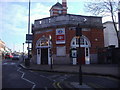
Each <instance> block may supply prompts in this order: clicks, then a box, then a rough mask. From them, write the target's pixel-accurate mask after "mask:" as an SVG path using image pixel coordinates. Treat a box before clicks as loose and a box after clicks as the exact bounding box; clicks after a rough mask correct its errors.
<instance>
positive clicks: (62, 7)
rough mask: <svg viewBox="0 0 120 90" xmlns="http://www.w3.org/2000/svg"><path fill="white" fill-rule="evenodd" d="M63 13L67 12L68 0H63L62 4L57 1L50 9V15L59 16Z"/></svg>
mask: <svg viewBox="0 0 120 90" xmlns="http://www.w3.org/2000/svg"><path fill="white" fill-rule="evenodd" d="M63 14H67V2H66V0H62V4H61V3H59V2H57V3H56V4H55V5H53V6H52V8H51V9H50V16H58V15H63Z"/></svg>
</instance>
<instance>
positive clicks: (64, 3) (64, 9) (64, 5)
mask: <svg viewBox="0 0 120 90" xmlns="http://www.w3.org/2000/svg"><path fill="white" fill-rule="evenodd" d="M62 6H63V14H67V1H66V0H62Z"/></svg>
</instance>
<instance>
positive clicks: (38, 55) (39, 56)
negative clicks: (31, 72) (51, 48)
mask: <svg viewBox="0 0 120 90" xmlns="http://www.w3.org/2000/svg"><path fill="white" fill-rule="evenodd" d="M39 53H40V54H38V49H37V64H41V49H39Z"/></svg>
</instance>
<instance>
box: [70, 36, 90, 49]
mask: <svg viewBox="0 0 120 90" xmlns="http://www.w3.org/2000/svg"><path fill="white" fill-rule="evenodd" d="M80 45H81V47H91V44H90V41H89V39H88V38H87V37H85V36H82V37H81V38H80ZM78 46H79V40H78V38H76V37H74V38H73V39H72V41H71V47H73V48H74V47H78Z"/></svg>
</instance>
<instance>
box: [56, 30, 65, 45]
mask: <svg viewBox="0 0 120 90" xmlns="http://www.w3.org/2000/svg"><path fill="white" fill-rule="evenodd" d="M56 44H65V28H57V29H56Z"/></svg>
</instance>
